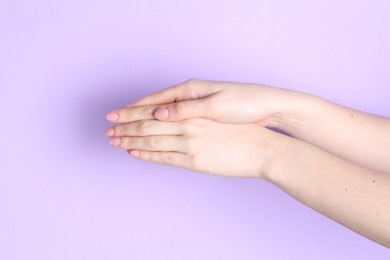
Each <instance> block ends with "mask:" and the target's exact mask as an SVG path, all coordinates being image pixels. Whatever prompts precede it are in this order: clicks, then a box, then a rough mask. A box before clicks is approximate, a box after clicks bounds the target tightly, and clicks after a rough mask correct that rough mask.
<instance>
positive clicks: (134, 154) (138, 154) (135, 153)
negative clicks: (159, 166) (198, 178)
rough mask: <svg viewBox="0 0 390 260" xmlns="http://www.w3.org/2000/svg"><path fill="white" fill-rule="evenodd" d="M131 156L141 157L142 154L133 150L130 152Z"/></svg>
mask: <svg viewBox="0 0 390 260" xmlns="http://www.w3.org/2000/svg"><path fill="white" fill-rule="evenodd" d="M130 154H131V155H132V156H134V157H139V156H140V152H139V151H137V150H131V151H130Z"/></svg>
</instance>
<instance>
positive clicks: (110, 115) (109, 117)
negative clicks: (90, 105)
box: [106, 112, 119, 121]
mask: <svg viewBox="0 0 390 260" xmlns="http://www.w3.org/2000/svg"><path fill="white" fill-rule="evenodd" d="M106 118H107V120H109V121H116V120H118V119H119V115H118V114H117V113H115V112H111V113H108V114H107V115H106Z"/></svg>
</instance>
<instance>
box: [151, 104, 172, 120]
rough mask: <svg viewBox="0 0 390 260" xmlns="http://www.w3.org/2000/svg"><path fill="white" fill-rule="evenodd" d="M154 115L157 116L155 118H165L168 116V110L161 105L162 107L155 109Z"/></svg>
mask: <svg viewBox="0 0 390 260" xmlns="http://www.w3.org/2000/svg"><path fill="white" fill-rule="evenodd" d="M154 116H155V117H156V118H157V119H160V120H166V119H168V118H169V111H168V109H167V108H166V107H163V108H161V107H160V108H159V109H157V110H156V112H155V113H154Z"/></svg>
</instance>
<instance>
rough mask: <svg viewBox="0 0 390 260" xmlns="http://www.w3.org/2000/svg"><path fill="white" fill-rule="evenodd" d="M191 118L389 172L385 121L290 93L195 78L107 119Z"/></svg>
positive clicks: (388, 123)
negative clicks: (253, 128)
mask: <svg viewBox="0 0 390 260" xmlns="http://www.w3.org/2000/svg"><path fill="white" fill-rule="evenodd" d="M165 108H166V109H167V110H165ZM196 117H203V118H208V119H213V120H215V121H218V122H223V123H234V124H248V123H255V122H257V123H261V124H262V125H266V126H273V127H277V128H279V129H281V130H283V131H285V132H287V133H289V134H290V135H292V136H294V137H296V138H298V139H301V140H304V141H306V142H309V143H311V144H313V145H316V146H318V147H321V148H322V149H324V150H326V151H328V152H330V153H333V154H335V155H337V156H340V157H343V158H345V159H347V160H350V161H353V162H355V163H357V164H359V165H362V166H365V167H368V168H370V169H373V170H376V171H380V172H384V173H389V174H390V155H389V149H390V119H385V118H381V117H377V116H373V115H369V114H366V113H362V112H358V111H355V110H352V109H348V108H345V107H342V106H339V105H336V104H333V103H331V102H328V101H325V100H323V99H321V98H318V97H315V96H311V95H308V94H303V93H299V92H296V91H291V90H286V89H280V88H274V87H268V86H263V85H259V84H248V83H237V82H218V81H205V80H197V79H195V80H189V81H186V82H184V83H181V84H178V85H176V86H173V87H170V88H167V89H164V90H162V91H159V92H157V93H154V94H151V95H148V96H146V97H144V98H142V99H140V100H138V101H136V102H134V103H132V104H130V105H128V106H126V107H124V108H121V109H117V110H115V111H113V113H110V114H109V115H107V118H108V119H109V120H110V121H112V122H115V123H125V122H134V121H138V120H142V119H156V118H157V119H159V120H162V121H180V120H184V119H189V118H196Z"/></svg>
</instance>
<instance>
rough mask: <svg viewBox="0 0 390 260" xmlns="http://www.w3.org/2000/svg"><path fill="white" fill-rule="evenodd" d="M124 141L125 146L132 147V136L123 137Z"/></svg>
mask: <svg viewBox="0 0 390 260" xmlns="http://www.w3.org/2000/svg"><path fill="white" fill-rule="evenodd" d="M122 142H123V145H124V146H125V147H130V146H131V138H128V137H126V138H122Z"/></svg>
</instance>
